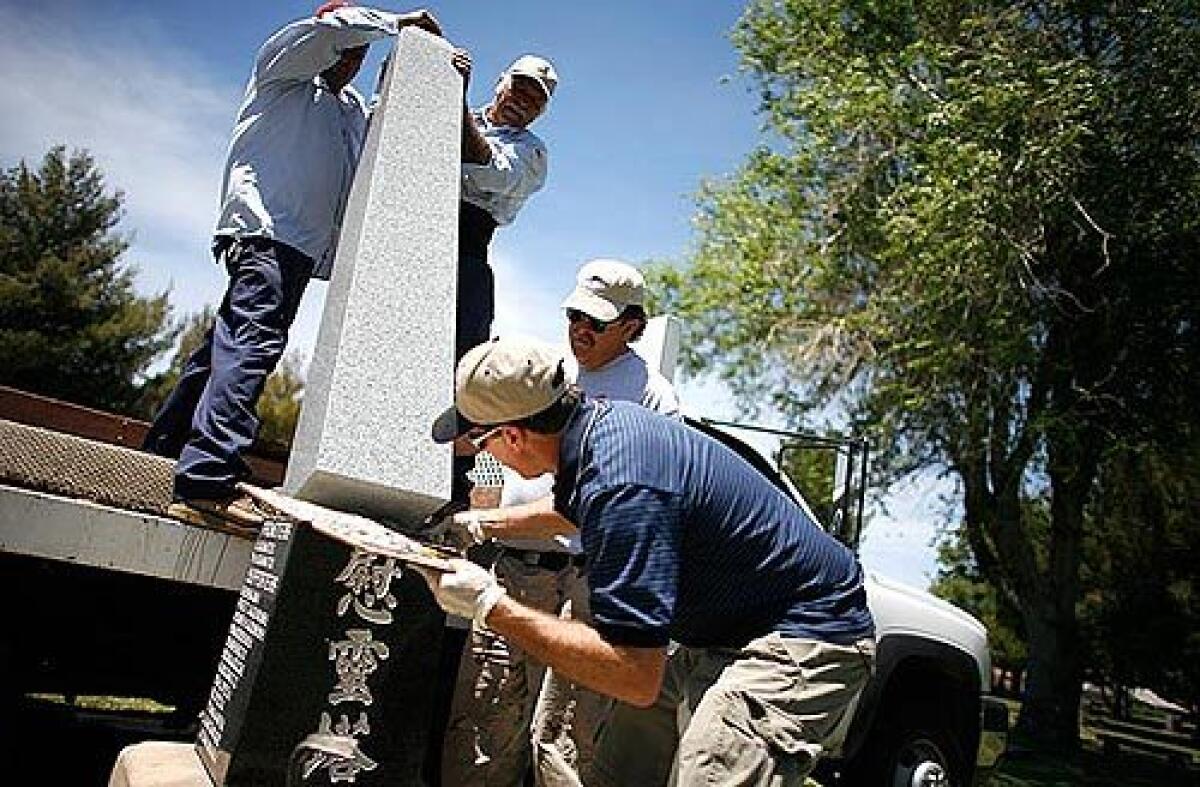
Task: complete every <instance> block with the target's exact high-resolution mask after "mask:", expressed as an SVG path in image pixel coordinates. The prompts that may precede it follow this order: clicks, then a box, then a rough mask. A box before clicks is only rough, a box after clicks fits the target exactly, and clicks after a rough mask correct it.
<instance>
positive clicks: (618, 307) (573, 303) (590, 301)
mask: <svg viewBox="0 0 1200 787" xmlns="http://www.w3.org/2000/svg"><path fill="white" fill-rule="evenodd" d="M645 301H646V280H645V279H644V278H642V274H641V273H640V272H639V271H638V269H637V268H635V267H633V266H632V265H630V264H628V263H625V262H621V261H620V260H606V259H599V260H592V261H591V262H588V263H585V264H584V266H583V267H582V268H580V269H579V273H578V275H577V276H576V277H575V289H574V290H573V291H572V292H571V294H570V295H568V296H567V299H566V300H565V301H563V304H562V307H563V308H564V309H578V310H579V311H581V312H583V313H584V314H589V315H591V316H592V317H595V318H596V319H597V320H603V321H604V322H612V321H613V320H615V319H617V318H618V317H620V316H621V312H623V311H625V309H626V308H627V307H629V306H643V305H645Z"/></svg>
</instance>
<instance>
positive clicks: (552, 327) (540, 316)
mask: <svg viewBox="0 0 1200 787" xmlns="http://www.w3.org/2000/svg"><path fill="white" fill-rule="evenodd" d="M500 231H501V232H503V231H504V230H503V229H502V230H500ZM491 265H492V271H493V272H494V273H495V275H496V293H497V298H496V318H495V320H494V321H493V323H492V334H493V335H496V336H509V335H512V334H522V335H524V336H532V337H535V338H538V339H542V340H543V341H547V342H550V343H551V344H554V345H556V346H562V347H565V346H566V324H565V323H564V322H563V313H562V308H561V307H562V300H563V298H564V297H566V292H563V291H560V289H559V288H556V287H553V286H549V285H547V284H546V283H545V281H544V277H543V276H541V275H539V274H538V272H537V270H536V269H535V268H534V266H533V265H531V264H529V263H528V262H526V261H525V260H524V259H522V258H521V257H518V256H516V255H514V254H512V253H510V252H508V251H507V250H506V249H505V248H497V246H495V245H493V247H492V251H491ZM555 283H557V282H555Z"/></svg>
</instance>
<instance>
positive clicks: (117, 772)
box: [108, 741, 213, 787]
mask: <svg viewBox="0 0 1200 787" xmlns="http://www.w3.org/2000/svg"><path fill="white" fill-rule="evenodd" d="M108 787H213V783H212V781H211V780H210V779H209V778H208V772H207V771H206V770H204V765H203V764H201V762H200V756H199V755H198V754H197V753H196V747H195V746H193V745H192V744H190V743H170V742H167V741H143V742H142V743H135V744H133V745H131V746H126V747H125V748H124V749H122V750H121V753H120V754H119V755H117V763H116V765H114V766H113V769H112V774H110V775H109V777H108Z"/></svg>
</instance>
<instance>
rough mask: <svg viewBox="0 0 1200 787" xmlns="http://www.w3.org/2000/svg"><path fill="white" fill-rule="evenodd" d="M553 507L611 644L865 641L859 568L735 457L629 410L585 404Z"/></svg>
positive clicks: (692, 433) (564, 454)
mask: <svg viewBox="0 0 1200 787" xmlns="http://www.w3.org/2000/svg"><path fill="white" fill-rule="evenodd" d="M554 491H555V506H556V508H557V509H558V511H559V512H560V513H561V514H563V515H564V516H566V517H567V518H568V519H570V520H571V521H573V522H575V523H576V524H577V525H578V526H579V529H580V533H581V534H582V536H583V548H584V551H585V553H586V554H587V560H588V586H589V589H590V599H591V612H592V617H593V620H594V625H595V627H596V629H597V630H598V631H599V632H600V634H601V635H602V636H603V637H604V638H605V639H607V640H608V641H610V642H612V643H614V644H618V645H632V646H635V647H659V646H664V645H666V644H667V642H668V641H669V640H675V641H676V642H679V643H681V644H683V645H688V646H692V647H739V646H741V645H744V644H745V643H746V642H748V641H749V640H751V639H753V638H754V637H757V636H761V635H764V634H767V633H769V632H772V631H778V632H780V633H782V634H784V635H787V636H794V637H801V638H807V639H816V640H821V641H826V642H832V643H836V644H850V643H853V642H855V641H857V640H859V639H862V638H864V637H869V636H872V634H873V631H874V625H873V623H872V620H871V614H870V612H869V611H868V610H867V601H866V593H865V591H864V590H863V575H862V568H861V567H860V566H859V564H858V560H857V558H856V557H855V556H854V554H853V553H852V552H851V551H850V550H848V549H847V548H846V547H844V546H843V545H842V544H840V543H838V542H837V541H836V540H834V539H833V538H832V537H831V536H829V535H828V534H827V533H825V532H824V531H823V530H821V528H820V527H819V526H817V525H816V524H815V523H814V522H813V521H812V520H810V519H809V518H808V517H807V516H806V515H805V514H804V512H803V511H802V510H801V509H800V508H799V507H798V506H796V505H795V503H793V502H792V501H791V500H790V499H788V497H787V496H786V495H785V494H784V493H783V492H782V491H780V490H779V489H778V488H776V487H775V485H774V484H772V483H771V482H770V481H769V480H767V479H766V478H764V477H763V476H762V475H761V474H759V473H758V471H756V470H755V469H754V468H753V467H751V466H750V464H749V463H747V462H746V461H745V460H744V459H742V458H741V457H739V456H737V454H735V453H734V452H733V451H731V450H730V449H728V448H726V447H725V446H723V445H721V444H720V443H718V442H717V441H715V440H712V439H711V438H709V437H707V436H706V435H703V434H701V433H700V432H698V431H696V430H694V429H692V428H690V427H688V426H687V425H685V424H683V423H680V422H679V421H676V420H672V419H669V418H665V417H663V416H661V415H658V414H655V413H652V412H650V411H648V410H646V409H645V408H642V407H639V406H637V405H634V404H630V403H626V402H611V403H610V402H604V401H585V402H584V403H583V405H581V406H580V407H579V409H578V410H577V411H576V413H575V415H574V416H573V417H572V419H571V421H570V422H569V423H568V425H567V427H566V429H565V431H564V432H563V439H562V446H561V448H560V456H559V472H558V474H557V481H556V483H555V488H554Z"/></svg>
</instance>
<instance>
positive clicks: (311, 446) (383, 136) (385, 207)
mask: <svg viewBox="0 0 1200 787" xmlns="http://www.w3.org/2000/svg"><path fill="white" fill-rule="evenodd" d="M450 55H451V46H450V44H449V43H447V42H446V41H445V40H443V39H441V38H437V37H435V36H431V35H429V34H428V33H425V32H424V31H421V30H417V29H415V28H406V29H405V30H404V31H403V32H402V33H401V35H400V37H399V41H398V42H397V45H396V48H395V51H394V52H393V54H392V57H391V58H390V62H389V65H388V67H387V71H386V73H385V74H384V76H383V78H382V79H381V83H382V89H381V91H380V93H381V99H380V103H379V105H378V106H377V108H376V109H375V111H374V114H373V116H372V119H371V126H370V130H369V131H368V134H367V139H366V143H365V147H364V151H363V156H362V158H361V160H360V162H359V166H358V173H357V175H356V177H355V181H354V185H353V188H352V189H351V192H350V198H349V202H348V204H347V208H346V217H345V221H344V222H343V227H342V233H341V239H340V242H339V244H338V250H337V258H336V262H335V264H334V269H333V277H332V279H331V281H330V286H329V292H328V295H327V296H326V302H325V311H324V315H323V317H322V321H321V327H320V331H319V333H318V337H317V346H316V349H315V353H314V357H313V360H312V365H311V368H310V370H309V375H308V382H307V385H306V387H305V394H304V406H303V409H302V412H301V415H300V424H299V427H298V429H297V433H296V438H295V440H294V444H293V450H292V456H291V461H290V463H289V465H288V470H287V476H286V478H285V480H284V489H286V490H287V491H288V492H289V493H291V494H293V495H295V496H296V497H299V498H302V499H305V500H310V501H313V502H318V503H321V504H324V505H328V506H332V507H336V508H340V509H343V510H350V511H357V512H361V513H365V514H368V515H373V516H378V517H384V518H388V519H410V518H413V517H415V516H419V515H422V514H427V513H429V512H431V511H432V510H434V509H435V508H437V507H438V506H439V505H440V503H441V502H442V499H443V498H446V497H449V494H450V452H449V449H448V448H446V447H445V446H437V445H435V444H434V443H433V442H432V440H431V439H430V437H429V427H430V424H431V423H432V422H433V419H434V418H435V417H436V416H437V414H438V413H440V412H441V411H442V410H443V409H445V408H446V407H447V406H448V405H449V404H450V402H451V400H452V394H453V369H454V322H455V320H454V314H455V290H456V282H457V248H458V201H459V182H460V161H461V136H460V135H461V124H462V100H463V99H462V80H461V78H460V76H459V74H458V72H456V71H455V70H454V68H453V67H452V66H451V64H450ZM296 165H297V166H303V162H297V164H296Z"/></svg>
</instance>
